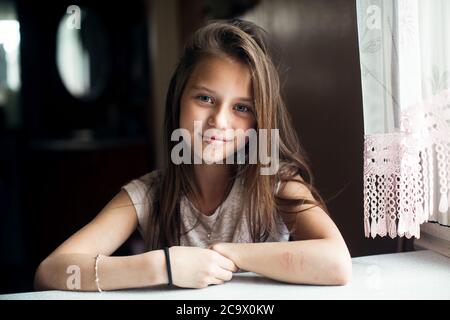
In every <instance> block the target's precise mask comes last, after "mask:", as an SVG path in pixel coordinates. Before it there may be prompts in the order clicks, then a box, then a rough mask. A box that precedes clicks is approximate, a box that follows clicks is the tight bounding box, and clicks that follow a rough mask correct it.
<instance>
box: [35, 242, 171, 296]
mask: <svg viewBox="0 0 450 320" xmlns="http://www.w3.org/2000/svg"><path fill="white" fill-rule="evenodd" d="M165 268H166V266H165V260H164V252H163V251H162V250H155V251H151V252H146V253H143V254H139V255H133V256H124V257H116V256H114V257H110V256H101V257H100V259H99V261H98V272H97V274H98V277H99V285H100V288H101V289H102V290H116V289H126V288H138V287H147V286H153V285H157V284H162V283H167V275H166V269H165ZM76 277H79V279H78V278H76ZM35 289H36V290H49V289H54V290H79V291H97V285H96V282H95V256H93V255H89V254H56V255H54V256H50V257H48V258H47V259H45V260H44V261H43V262H42V263H41V264H40V265H39V267H38V269H37V271H36V275H35Z"/></svg>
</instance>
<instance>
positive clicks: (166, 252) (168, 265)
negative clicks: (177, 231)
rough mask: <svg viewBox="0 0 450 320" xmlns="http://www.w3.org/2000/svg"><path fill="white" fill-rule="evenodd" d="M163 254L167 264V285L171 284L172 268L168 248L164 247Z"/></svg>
mask: <svg viewBox="0 0 450 320" xmlns="http://www.w3.org/2000/svg"><path fill="white" fill-rule="evenodd" d="M164 254H165V255H166V266H167V276H168V278H169V284H168V285H169V286H171V285H172V269H171V268H170V256H169V248H168V247H164Z"/></svg>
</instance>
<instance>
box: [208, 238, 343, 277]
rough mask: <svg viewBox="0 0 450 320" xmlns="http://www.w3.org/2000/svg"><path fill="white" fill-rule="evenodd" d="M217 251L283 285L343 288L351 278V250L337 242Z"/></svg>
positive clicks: (252, 245) (232, 245)
mask: <svg viewBox="0 0 450 320" xmlns="http://www.w3.org/2000/svg"><path fill="white" fill-rule="evenodd" d="M213 249H214V250H216V251H218V252H219V253H221V254H223V255H225V256H226V257H228V258H230V259H231V260H233V261H234V263H235V264H236V265H237V266H238V267H239V268H241V269H244V270H247V271H251V272H255V273H258V274H261V275H263V276H266V277H268V278H272V279H275V280H279V281H283V282H289V283H304V284H322V285H342V284H346V283H347V282H348V281H349V278H350V276H351V259H350V255H349V253H348V250H347V248H346V246H345V244H341V243H339V242H338V241H334V240H327V239H318V240H303V241H291V242H264V243H220V244H217V245H215V247H213Z"/></svg>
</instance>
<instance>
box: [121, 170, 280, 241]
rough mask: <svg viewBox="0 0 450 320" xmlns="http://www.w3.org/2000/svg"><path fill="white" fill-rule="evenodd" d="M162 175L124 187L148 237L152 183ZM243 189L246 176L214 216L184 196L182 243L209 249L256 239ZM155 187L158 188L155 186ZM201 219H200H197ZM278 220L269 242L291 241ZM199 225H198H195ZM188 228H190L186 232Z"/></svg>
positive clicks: (156, 173) (157, 173)
mask: <svg viewBox="0 0 450 320" xmlns="http://www.w3.org/2000/svg"><path fill="white" fill-rule="evenodd" d="M160 178H161V175H160V170H154V171H152V172H150V173H147V174H145V175H143V176H142V177H140V178H138V179H134V180H132V181H130V182H129V183H127V184H126V185H124V186H122V188H123V189H124V190H126V191H127V192H128V194H129V196H130V198H131V200H132V202H133V204H134V207H135V209H136V213H137V217H138V221H139V225H138V230H139V232H140V233H141V235H142V236H143V237H144V238H145V236H146V234H145V232H146V227H147V221H148V217H149V214H152V213H153V208H151V206H152V204H151V203H150V201H149V200H152V199H148V197H154V195H155V190H150V191H149V193H148V196H147V190H148V186H149V185H154V184H152V183H151V182H154V181H155V180H153V181H151V179H157V180H156V183H159V182H160ZM278 187H279V185H278ZM242 188H243V181H242V179H240V178H237V179H235V180H234V183H233V186H232V188H231V191H230V192H229V193H228V195H227V198H226V199H225V200H224V202H223V203H222V204H221V205H220V206H219V207H218V208H217V209H216V211H215V212H214V213H213V214H212V215H210V216H207V215H204V214H203V213H201V212H200V211H199V210H198V209H197V208H196V207H195V206H194V205H193V204H192V203H191V201H190V200H189V199H188V198H187V197H186V196H184V195H182V196H181V199H180V215H181V219H180V220H181V238H180V245H182V246H195V247H201V248H207V247H209V245H211V244H213V243H217V242H233V243H250V242H253V241H252V239H251V235H250V229H249V227H248V223H247V219H246V217H245V216H244V214H245V213H243V212H241V210H240V208H241V204H242V195H243V189H242ZM153 189H155V188H154V187H153ZM276 190H278V188H277V189H276ZM198 219H199V220H200V221H199V222H197V220H198ZM276 221H277V225H278V228H277V229H278V231H276V232H274V233H273V234H271V235H270V236H269V237H268V239H267V240H266V242H280V241H289V231H288V229H287V227H286V225H285V224H284V222H283V220H282V219H281V217H280V216H279V215H277V217H276ZM196 224H197V225H196ZM195 225H196V227H195V228H193V227H194V226H195ZM192 228H193V229H192ZM191 229H192V230H191ZM188 230H190V231H189V232H188V233H187V234H184V233H185V232H186V231H188Z"/></svg>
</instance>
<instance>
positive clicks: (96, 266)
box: [95, 254, 103, 293]
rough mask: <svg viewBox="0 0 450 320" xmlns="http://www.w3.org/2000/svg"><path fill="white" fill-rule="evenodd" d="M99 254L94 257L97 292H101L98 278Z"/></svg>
mask: <svg viewBox="0 0 450 320" xmlns="http://www.w3.org/2000/svg"><path fill="white" fill-rule="evenodd" d="M100 256H101V254H98V255H97V256H96V257H95V283H96V284H97V290H98V292H100V293H101V292H103V291H102V289H100V284H99V278H98V260H99V258H100Z"/></svg>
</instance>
